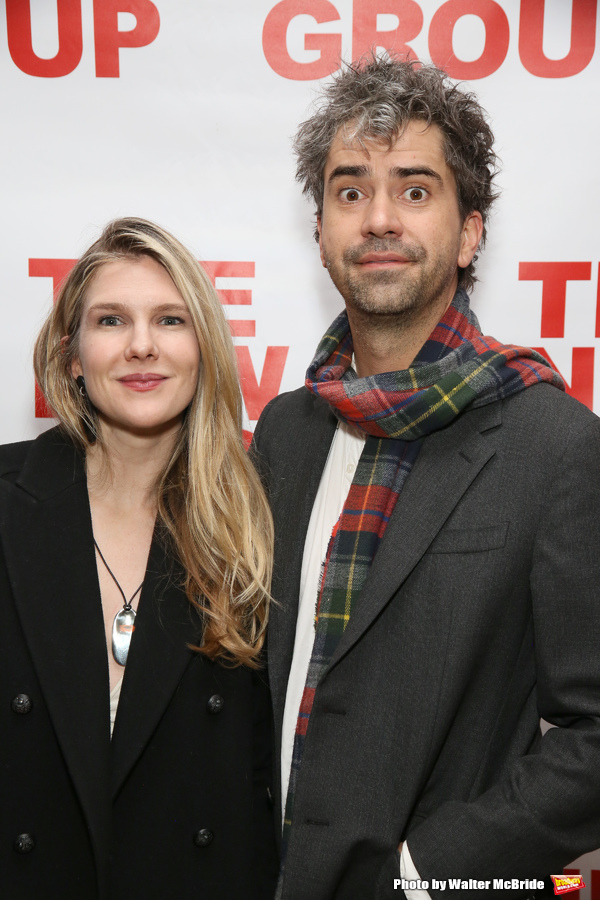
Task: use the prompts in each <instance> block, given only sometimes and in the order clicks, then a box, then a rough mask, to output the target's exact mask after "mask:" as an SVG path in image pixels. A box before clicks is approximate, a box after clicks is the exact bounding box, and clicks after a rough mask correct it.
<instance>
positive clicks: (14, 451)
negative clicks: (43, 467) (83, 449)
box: [0, 428, 70, 481]
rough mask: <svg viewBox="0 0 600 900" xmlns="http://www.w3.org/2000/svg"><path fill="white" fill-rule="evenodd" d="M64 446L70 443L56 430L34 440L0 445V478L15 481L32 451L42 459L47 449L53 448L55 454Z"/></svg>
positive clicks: (46, 432)
mask: <svg viewBox="0 0 600 900" xmlns="http://www.w3.org/2000/svg"><path fill="white" fill-rule="evenodd" d="M65 444H67V445H70V442H69V441H68V439H66V438H65V436H64V435H63V434H62V433H61V431H60V430H59V429H58V428H50V429H49V430H48V431H44V432H43V433H42V434H40V435H39V436H38V437H37V438H35V439H34V440H29V441H17V442H16V443H14V444H0V478H2V479H4V480H6V481H15V479H16V478H18V476H19V474H20V473H21V471H22V469H23V467H24V466H25V463H26V460H27V458H28V457H29V456H30V454H31V453H32V451H33V452H36V453H38V455H39V456H40V458H44V457H46V456H47V450H48V448H50V447H52V448H55V452H56V450H58V449H59V448H61V447H64V445H65Z"/></svg>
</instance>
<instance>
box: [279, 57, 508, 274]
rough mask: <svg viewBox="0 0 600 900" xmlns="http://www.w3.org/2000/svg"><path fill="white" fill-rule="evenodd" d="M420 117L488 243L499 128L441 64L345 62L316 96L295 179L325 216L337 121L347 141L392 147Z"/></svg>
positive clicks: (464, 211)
mask: <svg viewBox="0 0 600 900" xmlns="http://www.w3.org/2000/svg"><path fill="white" fill-rule="evenodd" d="M415 120H417V121H422V122H424V123H426V124H427V125H431V124H434V125H437V126H438V127H439V128H440V130H441V132H442V135H443V140H444V155H445V159H446V163H447V164H448V166H449V167H450V168H451V169H452V171H453V173H454V177H455V179H456V187H457V195H458V206H459V211H460V214H461V216H462V218H465V217H466V216H467V215H468V214H469V213H470V212H473V211H474V210H477V211H479V212H480V213H481V216H482V218H483V236H482V239H481V245H482V246H483V244H484V243H485V239H486V234H487V229H486V223H487V220H488V215H489V212H490V208H491V206H492V203H493V202H494V200H495V199H496V197H497V196H498V194H497V192H496V191H495V190H494V185H493V183H492V182H493V179H494V177H495V175H496V174H497V157H496V154H495V153H494V150H493V142H494V135H493V133H492V130H491V128H490V126H489V124H488V121H487V115H486V113H485V111H484V110H483V109H482V107H481V105H480V104H479V101H478V100H477V98H476V97H475V95H474V94H472V93H467V92H465V91H462V90H460V89H459V87H458V86H457V85H456V84H455V83H454V82H453V81H451V80H450V78H449V77H448V75H446V73H445V72H443V71H442V70H441V69H438V68H437V67H436V66H433V65H426V64H422V63H420V62H418V61H417V60H406V59H398V58H397V57H393V56H375V55H373V54H370V55H369V56H367V57H362V58H361V59H359V60H358V61H357V62H354V63H349V64H344V65H343V66H342V68H341V70H340V71H339V72H338V73H337V74H336V75H335V76H334V78H333V81H331V82H330V83H329V84H328V85H326V87H325V88H324V90H323V93H322V94H321V97H320V98H318V99H317V101H316V104H315V112H314V114H313V115H312V116H311V117H310V118H309V119H307V120H306V121H305V122H303V123H302V124H301V125H300V128H299V129H298V133H297V135H296V138H295V140H294V150H295V152H296V156H297V159H298V167H297V170H296V178H297V180H298V181H299V182H301V183H302V184H303V191H304V193H305V194H307V195H308V196H310V197H312V199H313V200H314V202H315V205H316V207H317V215H319V216H320V215H321V212H322V209H323V191H324V179H323V174H324V170H325V164H326V162H327V157H328V155H329V150H330V148H331V145H332V143H333V140H334V138H335V136H336V135H337V133H338V132H339V130H340V128H341V127H342V126H344V127H345V132H344V133H345V138H346V140H347V141H348V143H352V142H354V141H358V142H359V143H360V144H362V143H363V142H364V141H365V140H375V141H381V142H384V143H387V144H388V145H389V146H390V147H391V146H392V145H393V144H394V142H395V141H396V140H397V139H398V136H399V135H400V134H401V133H402V131H403V130H404V128H406V126H407V125H408V123H409V122H412V121H415ZM315 236H316V238H317V239H318V234H315ZM476 259H477V257H476V256H475V257H474V258H473V261H472V262H471V263H470V264H469V265H468V266H467V267H466V268H464V269H460V270H459V283H460V285H461V287H463V288H466V289H467V290H471V289H472V288H473V285H474V283H475V281H476V280H477V279H476V277H475V274H474V268H475V265H474V263H475V260H476Z"/></svg>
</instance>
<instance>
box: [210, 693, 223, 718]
mask: <svg viewBox="0 0 600 900" xmlns="http://www.w3.org/2000/svg"><path fill="white" fill-rule="evenodd" d="M224 706H225V701H224V700H223V698H222V697H221V695H220V694H213V695H212V697H211V698H210V700H209V701H208V703H207V704H206V708H207V710H208V711H209V713H215V714H216V713H220V712H221V710H222V709H223V707H224Z"/></svg>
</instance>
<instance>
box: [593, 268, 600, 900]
mask: <svg viewBox="0 0 600 900" xmlns="http://www.w3.org/2000/svg"><path fill="white" fill-rule="evenodd" d="M594 337H600V263H598V289H597V291H596V333H595V335H594ZM598 900H600V897H599V898H598Z"/></svg>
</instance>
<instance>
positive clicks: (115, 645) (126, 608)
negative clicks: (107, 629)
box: [94, 538, 144, 666]
mask: <svg viewBox="0 0 600 900" xmlns="http://www.w3.org/2000/svg"><path fill="white" fill-rule="evenodd" d="M94 546H95V547H96V550H97V551H98V553H99V554H100V559H101V560H102V562H103V563H104V565H105V566H106V569H107V572H108V574H109V575H110V577H111V578H112V580H113V581H114V583H115V584H116V586H117V587H118V588H119V591H120V593H121V597H122V598H123V609H120V610H119V612H118V613H117V614H116V616H115V617H114V619H113V627H112V655H113V656H114V658H115V662H116V663H118V664H119V665H120V666H124V665H125V663H126V662H127V655H128V653H129V645H130V644H131V635H132V634H133V630H134V628H135V609H134V608H133V607H132V605H131V604H132V603H133V601H134V600H135V598H136V597H137V595H138V594H139V592H140V591H141V589H142V588H143V586H144V582H143V581H142V583H141V584H140V586H139V588H138V589H137V591H136V592H135V593H134V594H133V596H132V597H131V600H128V599H127V597H126V596H125V591H124V590H123V588H122V587H121V585H120V584H119V582H118V581H117V579H116V578H115V576H114V574H113V572H112V570H111V568H110V566H109V565H108V563H107V562H106V560H105V559H104V556H103V554H102V550H101V549H100V547H99V546H98V541H97V540H96V538H94Z"/></svg>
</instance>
